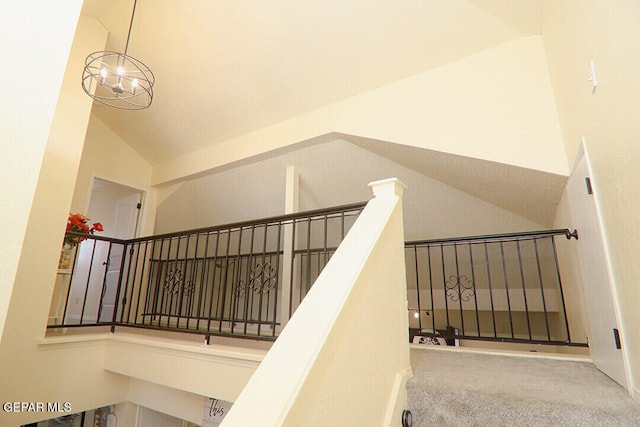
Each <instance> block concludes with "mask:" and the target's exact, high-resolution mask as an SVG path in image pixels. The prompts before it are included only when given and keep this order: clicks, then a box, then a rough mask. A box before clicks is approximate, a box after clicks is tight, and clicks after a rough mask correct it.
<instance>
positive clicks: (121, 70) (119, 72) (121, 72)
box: [117, 65, 124, 76]
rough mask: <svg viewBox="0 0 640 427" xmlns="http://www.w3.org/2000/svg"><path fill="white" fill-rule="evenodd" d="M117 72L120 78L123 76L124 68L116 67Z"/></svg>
mask: <svg viewBox="0 0 640 427" xmlns="http://www.w3.org/2000/svg"><path fill="white" fill-rule="evenodd" d="M117 72H118V75H119V76H122V75H123V74H124V68H123V67H122V65H121V66H119V67H118V71H117Z"/></svg>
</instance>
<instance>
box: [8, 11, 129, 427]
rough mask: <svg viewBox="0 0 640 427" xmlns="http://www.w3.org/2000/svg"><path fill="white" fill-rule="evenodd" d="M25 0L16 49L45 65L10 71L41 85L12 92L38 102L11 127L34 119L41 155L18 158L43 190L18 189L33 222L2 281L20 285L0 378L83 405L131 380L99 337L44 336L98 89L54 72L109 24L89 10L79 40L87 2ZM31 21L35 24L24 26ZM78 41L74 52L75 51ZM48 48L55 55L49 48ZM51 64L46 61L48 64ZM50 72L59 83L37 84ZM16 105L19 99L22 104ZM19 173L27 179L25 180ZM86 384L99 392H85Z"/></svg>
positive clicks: (97, 43) (29, 142)
mask: <svg viewBox="0 0 640 427" xmlns="http://www.w3.org/2000/svg"><path fill="white" fill-rule="evenodd" d="M24 4H25V6H24V10H20V11H18V12H19V14H17V15H15V14H14V15H10V16H9V17H10V19H13V20H14V21H15V22H19V23H20V25H19V26H18V28H19V29H20V30H18V31H19V32H18V34H20V35H21V37H23V38H22V39H20V40H13V42H14V43H18V42H20V43H23V45H22V49H24V51H23V52H22V53H15V55H12V56H14V59H15V60H18V59H19V58H22V56H24V55H26V56H27V57H28V58H27V57H25V58H24V59H25V60H26V61H27V62H26V63H25V64H23V65H21V64H20V63H19V62H17V63H16V64H15V70H16V72H19V73H22V74H24V73H29V72H30V70H32V69H33V70H37V71H38V73H40V74H38V75H34V76H32V77H29V76H28V75H27V76H26V77H25V75H20V76H16V77H15V79H11V80H15V82H17V83H21V82H27V83H28V84H30V85H34V86H33V87H31V88H29V89H28V90H27V89H26V88H21V89H22V92H21V93H20V94H19V96H18V95H17V94H16V95H15V96H12V97H11V99H15V100H16V104H18V105H20V104H22V103H23V102H24V104H25V106H26V105H27V104H28V106H29V109H30V110H29V111H32V113H28V112H27V111H22V112H21V114H22V115H20V114H19V115H18V116H17V117H16V116H14V117H13V119H14V120H15V121H14V122H13V123H11V129H13V130H14V131H15V130H20V129H22V128H30V129H32V131H31V132H32V133H31V134H29V133H28V132H26V131H25V133H24V134H21V135H20V136H21V137H22V138H24V140H23V141H20V142H21V143H22V144H24V147H28V149H26V150H25V151H24V152H22V153H21V152H20V148H18V147H19V145H18V146H17V147H16V148H15V149H16V150H17V152H18V154H20V155H21V156H22V157H24V158H28V159H29V160H30V161H32V162H34V163H32V164H22V163H21V162H23V161H22V160H19V159H16V166H20V165H22V167H23V168H25V171H27V172H31V173H32V174H33V175H34V178H35V177H37V185H36V187H35V191H31V190H30V185H31V184H28V183H26V185H25V188H24V191H25V193H26V194H27V196H28V197H29V200H30V202H31V206H20V205H21V204H22V201H21V199H20V198H16V200H15V201H14V202H13V203H14V204H13V206H12V209H14V210H16V212H18V213H20V214H21V215H22V216H23V217H24V218H25V219H27V218H28V222H26V228H25V231H24V240H23V244H22V248H21V249H22V250H21V253H20V260H19V264H18V266H17V270H16V274H15V281H10V282H9V283H8V284H7V283H3V284H2V286H3V289H6V287H7V286H8V287H9V288H10V286H11V284H12V283H13V292H12V294H11V300H10V304H9V306H8V311H7V316H6V323H5V328H4V332H3V335H2V341H1V342H0V378H2V384H3V386H2V387H0V400H1V401H2V402H6V401H11V402H14V401H26V402H30V401H35V402H70V403H71V405H72V409H73V410H81V409H84V408H90V407H95V406H101V405H102V404H106V403H111V402H113V401H118V400H119V399H121V397H120V390H121V389H122V387H123V384H126V379H124V378H122V377H119V376H117V375H113V374H109V373H107V372H105V371H104V370H102V369H99V368H98V366H100V364H101V363H102V362H103V359H104V347H103V346H102V345H100V344H97V343H90V344H85V345H70V346H65V347H61V346H57V347H56V346H46V347H45V346H41V345H40V340H41V339H42V338H43V336H44V332H45V325H46V323H47V315H48V312H49V304H50V302H51V295H52V292H53V287H54V282H55V276H56V268H57V262H58V257H59V254H60V246H61V242H62V238H63V234H64V229H65V223H66V221H67V216H68V213H69V206H70V204H71V198H72V192H73V186H74V182H75V178H76V173H77V170H78V164H79V162H80V155H81V152H82V146H83V144H84V133H85V130H86V126H87V123H88V119H89V113H90V109H91V99H90V98H89V97H87V96H86V95H85V94H84V93H83V92H82V89H81V88H80V85H79V83H78V81H77V80H75V79H67V80H65V82H64V85H63V87H62V90H61V91H60V92H59V90H60V86H57V85H55V84H54V82H56V76H59V78H60V81H61V78H62V73H63V72H64V70H65V68H64V67H65V65H67V64H66V63H65V62H66V58H69V62H68V70H67V73H69V74H74V75H76V76H77V75H78V71H77V70H79V69H80V70H81V69H82V64H83V60H84V56H86V52H87V50H95V49H96V48H97V49H101V48H102V47H103V46H104V43H105V41H106V32H105V30H104V28H103V27H102V26H101V25H100V24H99V23H98V22H97V21H95V20H92V19H84V18H81V19H80V22H79V24H78V32H77V33H76V35H75V39H74V40H73V46H71V40H72V36H73V31H74V30H75V28H76V22H77V19H78V16H79V15H78V14H79V11H80V6H81V2H77V1H76V2H64V4H62V3H60V4H59V3H56V4H53V3H51V4H50V3H49V2H41V4H39V5H38V7H35V8H34V5H33V4H32V2H25V3H24ZM40 14H42V16H40ZM2 16H3V17H4V15H2ZM25 17H28V18H29V19H25ZM3 28H4V27H3ZM9 28H10V29H11V26H9ZM23 28H24V30H25V31H28V32H29V34H25V35H23V34H22V32H23ZM43 29H46V31H43ZM9 39H12V36H9ZM41 47H42V50H43V51H42V52H41V51H40V50H41V49H40V48H41ZM70 47H71V54H70V56H69V54H68V53H67V52H68V49H69V48H70ZM49 49H51V52H49ZM50 54H53V55H54V56H55V58H50V57H49V55H50ZM34 58H38V63H37V64H35V63H34V62H33V61H34ZM43 64H46V67H44V68H43V67H42V66H41V65H43ZM58 67H60V70H58ZM4 68H7V67H4ZM11 68H13V67H11ZM43 70H47V71H49V72H50V73H51V74H50V75H49V77H47V78H42V75H41V73H42V72H43ZM42 81H45V82H47V84H49V85H51V86H50V87H48V88H41V87H39V84H40V82H42ZM18 88H19V86H18ZM19 89H20V88H19ZM58 94H59V96H58ZM36 99H37V102H36ZM56 102H57V109H56V112H55V115H53V119H52V120H51V113H50V111H49V110H50V109H51V112H52V111H53V106H55V105H56ZM12 106H13V107H14V108H16V105H15V104H14V105H12ZM49 125H50V126H51V127H50V131H49ZM18 133H19V132H18ZM42 137H45V141H42V140H41V139H40V138H42ZM47 137H48V139H47ZM45 142H46V145H45ZM38 146H42V147H43V148H44V152H43V153H44V156H43V157H39V156H38V155H35V153H33V152H29V151H30V150H33V151H36V150H35V148H36V147H38ZM3 147H4V144H3ZM19 157H20V156H19ZM10 159H13V156H11V157H10ZM40 159H42V164H41V165H40ZM12 167H13V166H12ZM3 169H4V168H3ZM3 173H4V171H3ZM22 173H24V172H21V173H19V174H17V175H16V176H17V177H20V176H21V174H22ZM14 179H15V177H14ZM13 182H15V183H16V185H17V186H19V185H20V182H16V181H13ZM17 188H20V187H17ZM11 194H12V192H11V191H7V192H4V190H3V193H2V196H3V199H4V198H5V197H9V196H11ZM31 195H32V196H33V199H32V200H31V198H30V197H31ZM14 225H15V224H14ZM3 226H4V223H3ZM12 233H13V232H11V233H9V232H8V233H7V234H8V235H12ZM2 262H3V266H4V265H5V264H4V263H5V262H6V261H5V260H4V259H3V261H2ZM3 280H4V278H3ZM95 384H100V387H99V388H96V387H94V385H95ZM36 385H37V386H36ZM87 390H92V392H91V393H87ZM51 416H52V415H51V414H47V413H20V414H12V413H6V412H4V411H1V412H0V424H2V425H12V426H13V425H19V424H21V423H25V422H27V421H33V420H37V419H43V418H51Z"/></svg>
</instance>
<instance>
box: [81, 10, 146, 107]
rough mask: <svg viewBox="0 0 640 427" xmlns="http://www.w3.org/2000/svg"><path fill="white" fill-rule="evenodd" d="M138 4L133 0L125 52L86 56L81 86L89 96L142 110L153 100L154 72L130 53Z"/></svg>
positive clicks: (109, 103) (103, 102)
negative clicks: (132, 29)
mask: <svg viewBox="0 0 640 427" xmlns="http://www.w3.org/2000/svg"><path fill="white" fill-rule="evenodd" d="M136 3H137V0H134V2H133V11H132V12H131V22H130V23H129V33H128V34H127V43H126V45H125V48H124V53H119V52H113V51H100V52H93V53H91V54H90V55H89V56H87V59H86V60H85V67H84V71H83V73H82V89H84V91H85V92H86V93H87V95H89V96H90V97H92V98H93V99H94V100H96V101H97V102H100V103H101V104H105V105H108V106H110V107H114V108H119V109H121V110H142V109H145V108H147V107H149V106H150V105H151V101H152V100H153V84H154V83H155V77H154V75H153V73H152V72H151V70H150V69H149V67H147V66H146V65H145V64H143V63H142V62H140V61H139V60H137V59H136V58H133V57H131V56H128V55H127V49H128V48H129V38H130V37H131V28H132V27H133V17H134V15H135V13H136Z"/></svg>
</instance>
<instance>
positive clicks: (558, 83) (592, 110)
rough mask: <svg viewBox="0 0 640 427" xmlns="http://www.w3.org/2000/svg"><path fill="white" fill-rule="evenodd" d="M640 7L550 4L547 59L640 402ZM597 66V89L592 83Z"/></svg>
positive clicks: (626, 2) (628, 2) (589, 1)
mask: <svg viewBox="0 0 640 427" xmlns="http://www.w3.org/2000/svg"><path fill="white" fill-rule="evenodd" d="M638 19H640V2H637V1H636V0H620V1H616V2H613V3H612V2H607V1H603V0H585V1H580V2H576V1H568V0H563V1H559V0H546V1H544V2H543V31H542V32H543V35H544V46H545V49H546V52H547V56H548V62H549V69H550V73H551V78H552V83H553V88H554V94H555V98H556V100H557V106H558V116H559V118H560V124H561V127H562V133H563V136H564V141H565V156H566V158H567V162H568V163H569V164H573V162H574V160H575V157H576V155H577V152H578V146H579V144H580V139H581V137H583V136H584V137H585V138H586V141H587V144H588V147H589V154H590V158H591V163H592V168H593V176H592V177H591V178H592V183H593V186H594V195H595V198H596V201H597V203H598V204H599V206H600V209H601V212H602V221H603V225H604V238H605V243H606V246H607V249H608V251H609V256H610V260H611V267H612V275H613V280H614V287H615V289H614V290H615V300H616V301H617V303H618V307H619V314H620V318H621V324H620V329H621V334H622V345H623V351H625V353H626V356H627V363H628V366H629V368H630V374H631V387H632V388H633V390H634V395H635V396H636V397H637V396H640V369H639V367H640V328H638V325H640V310H638V305H639V304H640V287H639V286H638V281H639V280H640V263H638V259H640V237H639V236H640V221H638V212H639V211H640V191H639V190H638V186H637V183H638V182H639V181H640V172H639V168H638V159H640V144H638V141H639V139H640V121H639V120H638V117H640V102H638V99H640V81H639V80H638V75H640V55H638V52H640V27H639V26H638ZM592 60H593V61H594V63H595V68H596V73H597V77H598V81H599V84H598V87H597V89H596V91H595V93H592V90H591V84H590V82H589V81H588V80H587V77H588V76H589V73H590V62H591V61H592Z"/></svg>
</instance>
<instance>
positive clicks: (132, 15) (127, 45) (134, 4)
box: [124, 0, 138, 56]
mask: <svg viewBox="0 0 640 427" xmlns="http://www.w3.org/2000/svg"><path fill="white" fill-rule="evenodd" d="M137 3H138V0H133V11H132V12H131V21H130V22H129V32H128V33H127V43H126V44H125V45H124V54H125V56H126V55H127V50H128V49H129V38H130V37H131V28H133V17H134V16H135V14H136V4H137Z"/></svg>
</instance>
